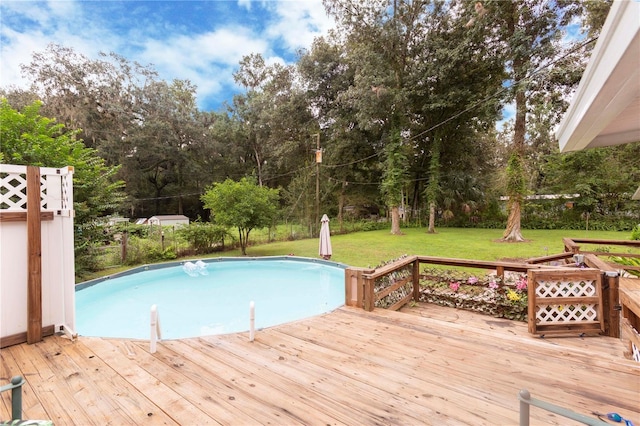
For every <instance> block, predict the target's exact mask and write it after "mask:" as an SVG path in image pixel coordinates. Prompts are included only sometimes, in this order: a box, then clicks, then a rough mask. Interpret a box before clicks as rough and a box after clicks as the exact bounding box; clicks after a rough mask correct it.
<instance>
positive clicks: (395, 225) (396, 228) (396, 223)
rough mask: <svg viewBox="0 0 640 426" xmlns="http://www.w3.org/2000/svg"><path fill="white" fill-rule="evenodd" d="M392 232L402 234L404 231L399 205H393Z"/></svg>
mask: <svg viewBox="0 0 640 426" xmlns="http://www.w3.org/2000/svg"><path fill="white" fill-rule="evenodd" d="M391 233H392V234H393V235H402V231H400V210H399V209H398V206H393V207H391Z"/></svg>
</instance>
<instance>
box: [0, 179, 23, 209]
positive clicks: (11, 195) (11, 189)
mask: <svg viewBox="0 0 640 426" xmlns="http://www.w3.org/2000/svg"><path fill="white" fill-rule="evenodd" d="M0 194H1V197H2V198H0V209H2V210H5V211H26V210H27V173H26V170H25V172H24V173H4V172H3V173H0Z"/></svg>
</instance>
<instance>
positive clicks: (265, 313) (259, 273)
mask: <svg viewBox="0 0 640 426" xmlns="http://www.w3.org/2000/svg"><path fill="white" fill-rule="evenodd" d="M188 272H192V273H191V275H189V273H188ZM344 294H345V293H344V269H343V268H342V267H340V266H339V265H337V264H328V263H323V262H316V261H311V260H309V261H304V260H291V259H277V260H273V259H271V260H267V259H253V260H229V261H224V260H219V261H215V262H210V263H207V266H206V268H204V269H202V270H201V271H200V273H193V271H188V270H186V269H185V268H184V267H183V266H182V265H178V266H171V267H166V268H162V269H154V270H143V271H141V272H136V273H132V274H128V275H123V276H118V277H113V278H110V279H107V280H103V281H101V282H99V283H97V284H94V285H87V286H83V285H80V286H79V289H78V290H77V291H76V328H77V331H78V333H79V334H80V335H84V336H99V337H123V338H139V339H148V338H149V328H150V326H149V322H150V319H149V318H150V309H151V305H154V304H155V305H157V307H158V313H159V318H160V324H161V327H162V338H163V339H177V338H185V337H196V336H206V335H212V334H223V333H234V332H241V331H246V330H248V329H249V304H250V302H251V301H253V302H254V303H255V325H256V328H257V329H259V328H264V327H270V326H273V325H277V324H282V323H286V322H290V321H294V320H298V319H302V318H306V317H310V316H314V315H319V314H323V313H326V312H330V311H332V310H334V309H336V308H338V307H339V306H341V305H343V304H344V298H345V296H344Z"/></svg>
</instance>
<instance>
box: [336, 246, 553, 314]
mask: <svg viewBox="0 0 640 426" xmlns="http://www.w3.org/2000/svg"><path fill="white" fill-rule="evenodd" d="M422 264H427V265H441V266H442V265H443V266H455V267H460V268H476V269H486V270H495V271H496V275H497V276H498V277H500V278H504V274H505V272H524V273H526V272H527V271H529V270H530V269H543V268H550V266H548V265H541V264H528V263H518V262H498V261H485V260H470V259H456V258H446V257H433V256H417V255H415V256H407V257H405V258H402V259H400V260H398V261H396V262H393V263H390V264H388V265H385V266H383V267H381V268H378V269H361V268H348V269H347V271H346V289H347V290H346V293H347V305H349V306H356V307H361V308H364V309H365V310H367V311H372V310H373V309H374V308H375V307H376V304H377V302H379V301H380V300H382V299H384V298H385V297H388V296H390V295H391V294H393V293H394V292H395V291H398V290H400V289H404V288H405V286H408V285H409V284H411V287H412V290H411V291H410V292H409V291H406V290H405V291H404V292H405V294H403V295H402V296H401V297H396V299H397V300H395V301H394V303H392V304H390V305H389V306H387V307H386V308H387V309H392V310H398V309H400V308H401V307H402V306H404V305H405V304H407V303H409V302H411V301H412V300H413V301H418V300H419V298H420V265H422ZM409 268H410V270H411V273H410V274H408V275H407V274H400V276H399V277H397V278H395V276H394V274H397V273H398V272H399V271H402V270H403V269H405V270H406V269H409ZM383 281H386V282H383Z"/></svg>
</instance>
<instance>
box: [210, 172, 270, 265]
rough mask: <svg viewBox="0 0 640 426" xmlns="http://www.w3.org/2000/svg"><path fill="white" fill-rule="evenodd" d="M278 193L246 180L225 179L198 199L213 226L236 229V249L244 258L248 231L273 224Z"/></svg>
mask: <svg viewBox="0 0 640 426" xmlns="http://www.w3.org/2000/svg"><path fill="white" fill-rule="evenodd" d="M278 192H279V191H278V190H277V189H270V188H267V187H264V186H258V185H256V184H255V182H253V181H252V180H250V179H248V178H242V179H241V180H240V181H238V182H236V181H233V180H231V179H227V180H225V181H224V182H220V183H214V184H213V185H212V186H211V187H210V188H209V189H208V190H207V192H206V193H205V194H204V195H203V196H202V202H203V203H204V206H205V208H207V209H210V210H211V216H212V219H213V221H214V222H215V223H216V224H218V225H222V226H226V227H236V228H238V236H239V238H240V249H241V250H242V254H243V255H246V254H247V245H248V242H249V233H250V232H251V230H252V229H255V228H263V227H265V226H269V225H271V224H272V223H273V220H274V219H275V217H276V213H277V209H278V207H277V206H278V197H279V194H278Z"/></svg>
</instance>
